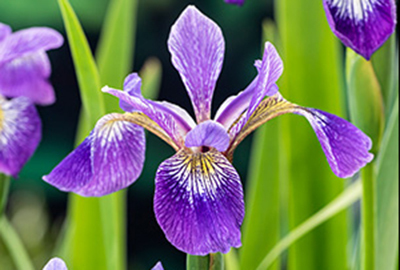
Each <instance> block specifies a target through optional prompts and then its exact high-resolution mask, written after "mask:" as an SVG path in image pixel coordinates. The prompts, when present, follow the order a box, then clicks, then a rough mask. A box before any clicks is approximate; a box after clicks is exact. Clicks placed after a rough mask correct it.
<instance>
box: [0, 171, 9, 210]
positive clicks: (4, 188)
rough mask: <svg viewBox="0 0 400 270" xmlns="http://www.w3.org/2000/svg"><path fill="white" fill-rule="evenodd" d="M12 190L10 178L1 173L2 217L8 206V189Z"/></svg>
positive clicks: (0, 208)
mask: <svg viewBox="0 0 400 270" xmlns="http://www.w3.org/2000/svg"><path fill="white" fill-rule="evenodd" d="M9 188H10V177H9V176H8V175H5V174H2V173H0V217H1V216H2V215H3V211H4V208H5V207H6V204H7V197H8V189H9Z"/></svg>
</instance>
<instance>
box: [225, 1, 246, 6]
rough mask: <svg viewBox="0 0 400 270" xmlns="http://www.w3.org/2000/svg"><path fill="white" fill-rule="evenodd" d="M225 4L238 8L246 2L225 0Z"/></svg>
mask: <svg viewBox="0 0 400 270" xmlns="http://www.w3.org/2000/svg"><path fill="white" fill-rule="evenodd" d="M224 1H225V3H228V4H234V5H238V6H242V5H243V4H244V0H224Z"/></svg>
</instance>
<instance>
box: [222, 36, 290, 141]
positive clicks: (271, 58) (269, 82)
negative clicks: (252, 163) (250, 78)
mask: <svg viewBox="0 0 400 270" xmlns="http://www.w3.org/2000/svg"><path fill="white" fill-rule="evenodd" d="M255 66H256V67H257V70H258V76H257V78H256V80H255V86H254V89H253V90H252V91H253V92H252V96H251V100H250V103H249V105H248V108H247V111H246V113H244V114H243V115H238V118H237V119H236V120H235V121H233V123H234V126H233V127H229V128H230V129H229V135H230V136H231V138H235V137H236V136H237V135H238V133H239V132H240V130H241V129H242V128H243V127H244V126H245V125H246V123H247V122H248V121H249V120H250V118H251V117H252V115H253V113H254V112H255V111H256V109H257V108H258V107H259V105H260V103H261V102H262V100H263V99H264V97H265V96H266V95H274V94H276V93H277V92H278V87H277V85H276V81H277V80H278V79H279V77H280V76H281V75H282V72H283V62H282V59H281V58H280V56H279V54H278V52H277V51H276V49H275V47H274V46H273V45H272V44H271V43H270V42H266V43H265V49H264V55H263V59H262V61H256V64H255ZM238 98H240V95H239V96H238V97H237V98H236V100H238ZM247 98H248V97H247ZM234 102H236V103H238V104H240V103H241V101H234ZM235 105H236V104H235ZM231 106H232V105H231ZM236 106H237V105H236ZM232 107H234V106H232ZM230 122H232V120H230Z"/></svg>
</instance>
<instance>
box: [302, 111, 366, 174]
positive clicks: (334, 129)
mask: <svg viewBox="0 0 400 270" xmlns="http://www.w3.org/2000/svg"><path fill="white" fill-rule="evenodd" d="M295 113H297V114H300V115H303V116H304V117H306V118H307V120H308V121H309V122H310V124H311V126H312V128H313V129H314V131H315V134H317V137H318V140H319V142H320V143H321V146H322V149H323V150H324V153H325V156H326V158H327V159H328V163H329V165H330V167H331V169H332V171H333V172H334V173H335V174H336V175H337V176H338V177H341V178H347V177H351V176H353V175H354V174H355V173H356V172H357V171H358V170H359V169H360V168H362V167H364V166H365V165H366V164H367V163H369V162H370V161H371V160H372V159H373V157H374V155H373V154H371V153H369V152H368V151H369V150H370V149H371V147H372V142H371V139H370V138H369V137H368V136H367V135H365V134H364V133H363V132H362V131H361V130H359V129H358V128H357V127H356V126H354V125H353V124H351V123H349V122H347V121H346V120H344V119H342V118H340V117H338V116H336V115H333V114H330V113H327V112H323V111H320V110H317V109H309V108H302V109H299V110H296V111H295Z"/></svg>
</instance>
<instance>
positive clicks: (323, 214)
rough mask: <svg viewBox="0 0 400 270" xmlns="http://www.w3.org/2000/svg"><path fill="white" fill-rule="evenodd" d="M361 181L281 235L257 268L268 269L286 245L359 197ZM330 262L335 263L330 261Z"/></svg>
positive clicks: (258, 269) (260, 269) (259, 269)
mask: <svg viewBox="0 0 400 270" xmlns="http://www.w3.org/2000/svg"><path fill="white" fill-rule="evenodd" d="M361 190H362V189H361V182H360V181H357V182H356V183H354V184H352V185H351V186H349V187H347V188H346V190H344V191H343V192H342V193H341V194H340V195H339V196H337V197H336V198H335V199H334V200H332V201H331V202H330V203H329V204H328V205H326V206H325V207H324V208H322V209H321V210H319V211H318V212H317V213H315V214H314V215H312V216H311V217H310V218H308V219H307V220H306V221H304V222H303V223H301V224H300V225H299V226H297V227H296V228H295V229H293V230H291V231H290V232H289V234H288V235H286V236H285V237H283V238H282V239H281V240H280V241H279V243H277V244H276V245H275V246H274V248H273V249H271V251H270V252H269V253H268V254H267V256H265V258H264V259H263V260H262V262H261V263H260V265H259V266H258V267H257V270H263V269H270V267H271V264H272V263H273V262H274V261H275V260H276V259H277V258H278V256H279V255H281V254H282V253H283V252H284V251H285V250H286V249H287V248H288V247H290V246H291V245H293V243H295V242H296V241H297V240H299V239H300V238H302V237H304V236H305V235H306V234H308V233H309V232H311V231H312V230H313V229H315V228H316V227H317V226H319V225H321V224H322V223H324V222H326V221H327V220H329V219H330V218H332V217H334V216H335V215H337V214H338V213H340V212H341V211H343V210H344V209H346V208H347V207H349V206H351V205H352V204H353V203H354V202H356V201H357V200H359V199H360V198H361ZM331 263H332V264H335V263H334V262H332V261H331Z"/></svg>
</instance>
